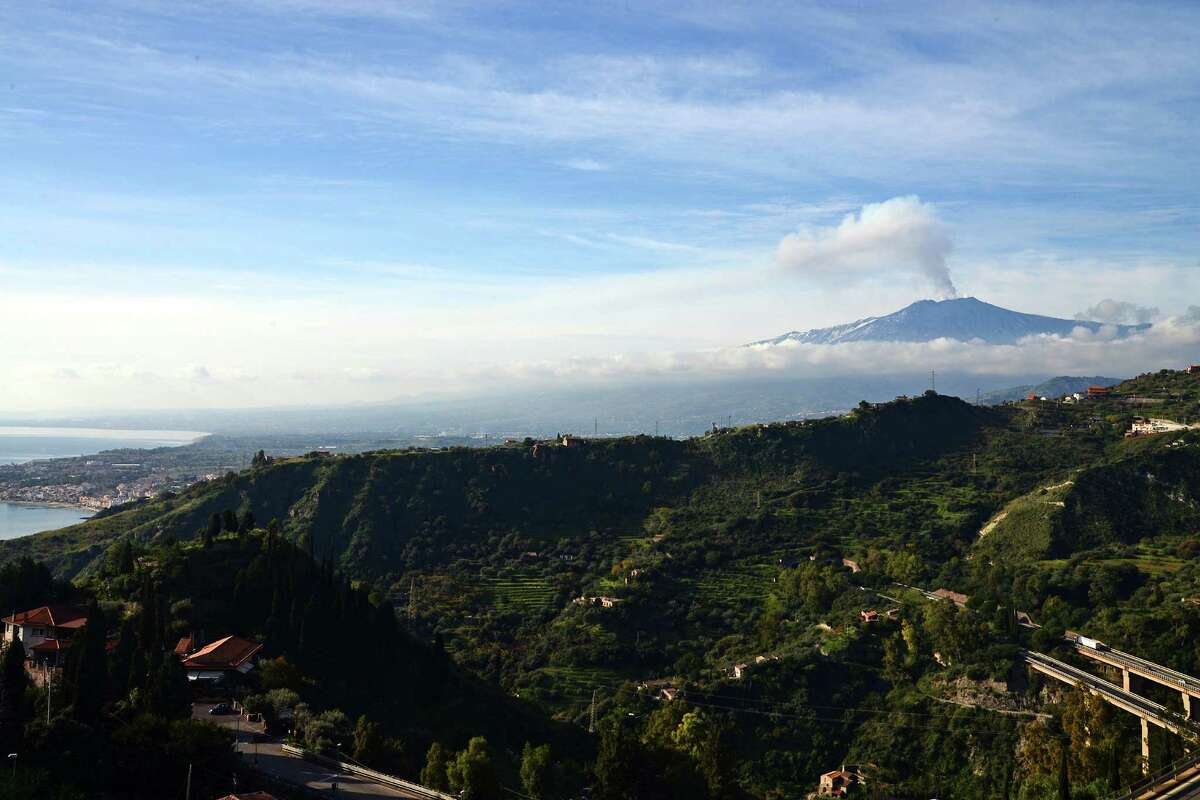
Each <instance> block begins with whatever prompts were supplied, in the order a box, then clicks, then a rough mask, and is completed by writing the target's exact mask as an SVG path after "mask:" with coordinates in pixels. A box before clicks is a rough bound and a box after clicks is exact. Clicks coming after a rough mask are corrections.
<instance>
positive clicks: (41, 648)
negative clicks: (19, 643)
mask: <svg viewBox="0 0 1200 800" xmlns="http://www.w3.org/2000/svg"><path fill="white" fill-rule="evenodd" d="M70 646H71V641H70V640H69V639H68V640H67V641H63V640H62V639H47V640H46V641H44V642H39V643H38V644H35V645H34V646H33V647H31V648H29V649H30V650H33V651H34V652H35V653H48V652H50V651H52V650H66V649H67V648H68V647H70Z"/></svg>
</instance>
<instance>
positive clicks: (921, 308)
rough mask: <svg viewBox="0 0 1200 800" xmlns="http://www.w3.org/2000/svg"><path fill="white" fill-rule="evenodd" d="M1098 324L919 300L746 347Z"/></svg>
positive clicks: (1004, 336) (1010, 337) (1010, 334)
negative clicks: (892, 310) (884, 312)
mask: <svg viewBox="0 0 1200 800" xmlns="http://www.w3.org/2000/svg"><path fill="white" fill-rule="evenodd" d="M1102 327H1105V323H1102V322H1090V321H1083V320H1076V319H1060V318H1058V317H1043V316H1041V315H1040V314H1023V313H1021V312H1019V311H1010V310H1009V309H1007V308H1001V307H1000V306H995V305H992V304H991V303H985V302H983V301H982V300H978V299H976V298H974V297H960V298H957V299H954V300H918V301H917V302H915V303H913V304H912V305H910V306H906V307H905V308H902V309H900V310H899V311H896V312H895V313H892V314H887V315H885V316H882V317H866V318H864V319H860V320H857V321H856V322H849V323H846V324H844V325H834V326H833V327H831V328H814V329H812V330H808V331H792V332H790V333H785V334H783V335H781V336H776V337H775V338H773V339H763V340H761V341H757V342H751V343H750V344H749V345H747V346H748V347H754V346H760V345H775V344H783V343H784V342H799V343H801V344H840V343H842V342H929V341H933V340H934V339H958V340H961V341H968V342H969V341H976V340H978V341H981V342H984V343H985V344H1015V343H1016V342H1018V341H1020V340H1021V339H1023V338H1024V337H1026V336H1037V335H1039V334H1055V335H1058V336H1067V335H1070V333H1071V331H1073V330H1074V329H1076V328H1086V329H1088V330H1090V331H1098V330H1100V328H1102ZM1113 327H1115V328H1116V330H1117V335H1118V336H1127V335H1129V334H1130V333H1133V332H1135V331H1139V330H1145V329H1146V328H1149V327H1150V325H1148V324H1145V325H1116V326H1113Z"/></svg>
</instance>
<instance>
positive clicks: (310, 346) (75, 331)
mask: <svg viewBox="0 0 1200 800" xmlns="http://www.w3.org/2000/svg"><path fill="white" fill-rule="evenodd" d="M1198 31H1200V7H1198V6H1196V5H1195V4H1170V3H1157V4H1138V5H1134V4H1107V3H1086V4H1082V3H1081V4H1068V3H1062V4H1052V5H1051V4H1042V3H1037V4H1022V3H997V4H970V3H948V4H938V3H918V4H913V3H855V4H844V3H820V4H804V3H797V2H787V3H770V2H763V3H753V4H738V3H730V2H722V3H686V2H680V3H670V4H666V3H664V4H656V3H637V4H630V3H624V2H622V3H603V2H590V3H580V4H573V3H565V2H556V3H499V2H497V3H489V2H477V3H457V2H453V1H452V0H449V1H448V0H442V1H441V2H428V3H426V2H375V1H374V0H259V1H258V2H207V3H200V2H195V3H192V2H155V0H129V2H111V3H82V2H72V3H54V2H46V3H38V4H25V5H24V6H21V7H19V8H18V7H15V6H14V7H10V8H6V9H3V10H0V78H3V80H0V192H2V193H3V196H4V197H5V200H6V202H5V203H4V213H3V214H0V281H2V282H3V285H4V287H5V291H4V293H3V296H2V297H0V314H2V315H3V317H4V319H6V320H7V321H8V322H7V325H6V327H8V328H10V330H11V335H10V336H9V337H8V338H9V343H10V347H11V348H12V352H11V353H10V354H8V355H6V358H5V361H6V364H5V366H3V367H0V372H2V373H3V374H2V375H0V377H4V378H5V379H6V380H4V381H3V383H5V384H8V385H9V387H10V388H7V389H5V390H3V392H0V403H2V404H5V405H7V406H9V407H12V408H20V409H25V408H52V407H64V408H66V407H79V406H80V405H84V404H85V402H84V400H82V399H81V398H85V399H86V404H94V405H96V406H97V407H99V406H119V407H129V406H161V405H182V406H195V405H259V404H271V403H275V402H281V401H283V402H345V401H352V400H358V399H383V398H387V397H394V396H401V395H404V394H407V393H413V392H422V391H430V390H439V389H445V388H461V387H464V386H471V385H477V384H479V383H480V382H483V381H488V380H495V381H503V380H508V381H511V380H514V379H516V380H526V379H529V377H530V376H531V375H539V374H541V375H557V376H560V379H564V380H565V379H568V378H570V377H576V376H586V375H589V374H591V373H596V374H599V375H613V374H619V373H620V372H621V369H622V364H624V363H626V361H627V360H629V359H633V360H636V361H638V363H639V364H641V365H642V366H640V367H639V369H653V368H654V367H649V366H646V364H648V363H651V362H653V363H655V364H659V365H662V364H668V365H672V364H678V362H679V361H680V357H679V356H677V355H675V356H669V357H668V356H666V355H662V354H679V353H684V352H692V351H701V350H706V349H711V348H719V347H722V346H725V345H735V344H738V343H740V342H743V341H749V340H753V339H757V338H763V337H766V336H770V335H774V334H776V333H779V332H781V331H784V330H790V329H796V328H807V327H813V326H817V325H825V324H832V323H837V322H843V321H846V320H848V319H854V318H857V317H860V316H865V315H867V314H873V313H883V312H887V311H891V310H894V309H895V308H898V307H899V306H901V305H903V304H905V303H907V302H910V301H912V300H914V299H917V298H919V297H923V296H928V295H930V294H932V293H935V292H937V291H938V290H939V289H938V286H937V285H936V284H934V283H931V282H930V280H928V277H927V275H928V271H927V270H925V269H923V268H922V267H921V266H920V264H919V263H914V259H915V261H920V258H915V257H914V256H913V253H912V252H909V251H907V250H905V249H904V247H903V246H898V249H893V246H894V245H895V244H896V242H895V241H892V240H889V239H888V238H887V237H888V236H891V235H893V234H895V235H898V236H900V237H901V238H903V237H904V236H907V235H908V232H909V231H910V229H909V228H908V227H906V226H909V225H933V226H936V228H937V235H938V236H939V237H943V238H944V239H945V241H946V242H947V247H946V255H945V267H946V269H947V270H948V273H949V275H950V276H952V280H953V283H954V285H955V286H956V288H957V289H958V291H959V292H960V293H963V294H975V295H978V296H980V297H982V298H983V299H987V300H991V301H993V302H997V303H1000V304H1002V305H1006V306H1009V307H1016V308H1019V309H1020V310H1026V311H1036V312H1041V313H1050V314H1055V315H1059V316H1068V317H1069V316H1072V315H1073V314H1075V313H1077V312H1080V311H1082V310H1084V309H1087V308H1093V307H1095V306H1096V304H1097V303H1099V302H1100V301H1102V300H1105V299H1113V300H1117V301H1120V302H1121V303H1128V304H1132V305H1131V306H1121V305H1108V306H1104V308H1125V309H1129V308H1132V306H1138V307H1143V308H1144V309H1147V310H1146V311H1144V312H1143V313H1145V314H1150V313H1151V312H1150V311H1149V309H1151V308H1153V309H1157V314H1156V315H1155V316H1156V317H1159V318H1165V317H1169V316H1172V315H1177V314H1182V313H1185V312H1186V311H1187V308H1188V306H1189V305H1190V304H1191V303H1194V302H1195V300H1194V298H1196V297H1200V278H1198V272H1200V255H1198V252H1197V250H1198V248H1197V244H1200V233H1198V232H1200V224H1198V223H1200V201H1198V200H1197V191H1196V186H1197V185H1200V181H1198V178H1200V174H1198V173H1200V170H1198V169H1197V167H1198V162H1200V156H1198V155H1197V148H1196V146H1195V142H1196V129H1197V121H1198V119H1197V118H1198V116H1200V115H1198V113H1197V111H1198V105H1200V96H1198V95H1200V90H1198V88H1197V87H1200V57H1197V55H1196V53H1197V52H1198V51H1200V42H1198V41H1197V32H1198ZM893 198H919V200H913V201H912V202H913V203H914V204H915V205H913V206H912V207H913V208H915V209H917V210H918V212H919V219H917V218H916V217H911V216H904V217H901V218H897V219H892V218H889V219H888V220H886V221H885V222H884V224H883V227H882V228H880V229H879V231H867V233H866V234H864V235H866V236H867V238H868V239H869V241H870V252H867V253H865V254H864V253H862V252H857V251H856V255H855V257H854V258H853V259H851V260H847V259H846V258H842V257H834V258H832V260H831V258H830V254H831V252H832V253H833V254H834V256H837V255H838V253H839V252H840V251H838V250H837V247H838V245H837V242H839V241H840V240H839V239H838V237H839V233H838V230H839V228H838V226H839V225H841V224H843V223H842V221H843V218H844V217H845V216H846V215H847V214H855V215H859V214H863V213H864V212H862V209H863V207H864V206H868V207H870V206H872V204H883V203H885V201H888V200H890V199H893ZM887 208H893V206H887ZM914 220H916V221H914ZM897 226H899V227H897ZM921 230H922V231H924V230H925V229H924V228H922V229H921ZM897 231H898V233H897ZM926 232H927V231H926ZM790 236H791V237H795V236H799V237H800V238H799V239H798V240H797V239H794V238H793V239H789V238H788V237H790ZM880 237H882V238H880ZM788 241H792V242H795V241H800V242H802V243H805V246H806V247H808V249H807V250H805V255H804V257H801V258H798V259H797V258H791V257H785V256H784V252H785V248H783V247H781V245H783V243H785V242H788ZM856 241H859V244H853V243H852V246H854V247H858V246H859V245H860V244H861V240H856ZM897 241H898V240H897ZM815 242H824V243H825V244H821V245H820V246H817V245H814V244H813V243H815ZM829 242H833V244H829ZM810 245H811V247H810ZM1189 300H1190V301H1191V303H1189ZM1129 313H1134V312H1133V311H1130V312H1129ZM1114 321H1115V320H1114ZM1155 352H1158V351H1155ZM651 354H659V355H658V356H655V357H653V358H652V356H651ZM654 358H657V360H654ZM685 360H686V359H685ZM564 365H567V366H565V367H564ZM1047 366H1050V365H1049V364H1047ZM661 368H662V369H665V370H667V371H670V370H671V369H673V368H674V367H672V366H662V367H661ZM14 386H16V387H19V388H12V387H14Z"/></svg>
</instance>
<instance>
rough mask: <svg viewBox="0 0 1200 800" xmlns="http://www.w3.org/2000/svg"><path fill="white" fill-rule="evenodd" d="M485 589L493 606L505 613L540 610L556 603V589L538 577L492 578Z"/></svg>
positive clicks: (485, 585)
mask: <svg viewBox="0 0 1200 800" xmlns="http://www.w3.org/2000/svg"><path fill="white" fill-rule="evenodd" d="M484 588H485V591H486V592H487V594H488V595H489V596H490V597H491V598H492V602H493V604H494V605H495V606H496V607H497V608H498V609H501V610H503V611H528V610H532V609H540V608H545V607H547V606H549V605H552V604H553V603H554V601H555V592H554V587H553V586H551V585H550V582H549V581H548V580H546V579H545V578H542V577H540V576H537V575H517V576H508V577H501V578H491V579H489V580H488V581H487V582H486V583H485V584H484Z"/></svg>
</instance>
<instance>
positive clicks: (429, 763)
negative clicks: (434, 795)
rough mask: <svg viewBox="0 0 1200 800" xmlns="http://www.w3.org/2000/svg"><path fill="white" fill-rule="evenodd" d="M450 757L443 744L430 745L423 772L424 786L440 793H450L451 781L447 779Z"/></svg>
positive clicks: (422, 780)
mask: <svg viewBox="0 0 1200 800" xmlns="http://www.w3.org/2000/svg"><path fill="white" fill-rule="evenodd" d="M449 756H450V754H449V753H448V752H446V748H444V747H442V745H441V743H439V742H434V743H433V744H431V745H429V752H428V753H426V754H425V767H424V768H423V769H422V770H421V783H422V784H423V785H425V786H427V787H429V788H430V789H437V790H438V791H439V792H445V791H449V789H450V781H449V780H448V779H447V777H446V767H447V766H448V761H449Z"/></svg>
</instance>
